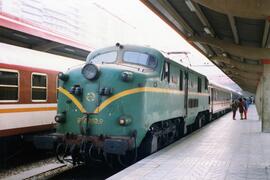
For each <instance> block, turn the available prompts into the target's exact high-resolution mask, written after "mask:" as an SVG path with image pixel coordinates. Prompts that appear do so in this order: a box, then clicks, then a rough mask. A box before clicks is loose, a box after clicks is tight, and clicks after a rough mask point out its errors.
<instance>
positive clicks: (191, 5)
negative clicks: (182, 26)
mask: <svg viewBox="0 0 270 180" xmlns="http://www.w3.org/2000/svg"><path fill="white" fill-rule="evenodd" d="M185 3H186V5H187V6H188V8H189V9H190V11H192V12H195V11H196V8H195V7H194V5H193V3H192V2H191V1H190V0H185Z"/></svg>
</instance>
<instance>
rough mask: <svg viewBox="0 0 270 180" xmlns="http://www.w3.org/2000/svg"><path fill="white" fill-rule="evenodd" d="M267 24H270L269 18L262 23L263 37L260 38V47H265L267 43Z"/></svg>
mask: <svg viewBox="0 0 270 180" xmlns="http://www.w3.org/2000/svg"><path fill="white" fill-rule="evenodd" d="M269 26H270V23H269V20H268V19H267V20H265V23H264V31H263V39H262V47H263V48H264V47H266V46H267V44H266V42H267V39H269Z"/></svg>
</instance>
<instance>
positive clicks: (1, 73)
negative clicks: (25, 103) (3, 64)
mask: <svg viewBox="0 0 270 180" xmlns="http://www.w3.org/2000/svg"><path fill="white" fill-rule="evenodd" d="M18 91H19V73H18V71H14V70H4V69H0V102H1V101H5V102H17V101H18V100H19V92H18Z"/></svg>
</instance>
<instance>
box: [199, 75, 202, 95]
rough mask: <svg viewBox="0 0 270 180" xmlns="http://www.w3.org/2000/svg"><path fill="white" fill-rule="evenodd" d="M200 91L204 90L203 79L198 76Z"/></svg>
mask: <svg viewBox="0 0 270 180" xmlns="http://www.w3.org/2000/svg"><path fill="white" fill-rule="evenodd" d="M198 92H202V79H201V78H200V77H198Z"/></svg>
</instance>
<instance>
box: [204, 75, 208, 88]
mask: <svg viewBox="0 0 270 180" xmlns="http://www.w3.org/2000/svg"><path fill="white" fill-rule="evenodd" d="M204 89H205V90H207V89H208V80H207V78H206V77H205V78H204Z"/></svg>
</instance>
